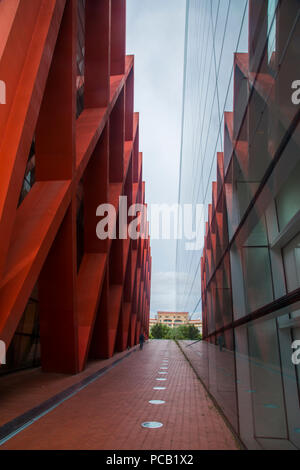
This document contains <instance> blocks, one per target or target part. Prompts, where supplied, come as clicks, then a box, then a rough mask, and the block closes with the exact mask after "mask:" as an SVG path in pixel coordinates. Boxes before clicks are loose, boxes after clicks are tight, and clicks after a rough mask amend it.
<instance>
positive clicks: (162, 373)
mask: <svg viewBox="0 0 300 470" xmlns="http://www.w3.org/2000/svg"><path fill="white" fill-rule="evenodd" d="M158 373H159V374H160V375H166V374H167V373H168V372H160V371H159V372H158Z"/></svg>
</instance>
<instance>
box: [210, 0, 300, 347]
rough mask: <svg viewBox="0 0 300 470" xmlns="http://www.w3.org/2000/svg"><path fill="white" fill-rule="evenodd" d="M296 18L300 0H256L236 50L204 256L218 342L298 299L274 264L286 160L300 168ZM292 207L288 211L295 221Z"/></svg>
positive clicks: (252, 0)
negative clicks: (244, 41) (245, 38)
mask: <svg viewBox="0 0 300 470" xmlns="http://www.w3.org/2000/svg"><path fill="white" fill-rule="evenodd" d="M270 5H271V6H272V5H273V8H274V12H273V15H274V21H273V17H270V11H271V7H270ZM298 19H299V2H298V1H297V0H291V1H290V2H278V4H277V2H272V4H270V2H267V1H266V2H257V1H255V0H250V2H249V53H236V54H235V56H234V67H233V70H234V75H233V76H234V79H233V87H234V102H233V112H226V113H225V115H224V146H223V148H224V152H223V153H219V154H218V155H217V181H216V182H213V184H212V203H211V204H210V205H209V206H208V222H207V223H206V234H205V243H204V250H203V256H202V259H201V282H202V307H203V321H204V325H203V328H204V337H205V338H206V339H209V340H210V341H211V342H212V343H215V342H216V340H217V337H218V335H220V334H223V333H224V334H225V339H226V342H227V343H228V347H232V344H233V338H232V332H233V329H234V328H236V327H238V326H241V325H246V324H247V323H248V322H249V321H250V320H256V319H259V318H262V317H264V316H265V315H267V314H269V313H271V312H273V311H275V310H277V309H278V308H279V306H280V307H281V308H282V307H283V306H288V305H290V304H293V303H294V302H295V301H296V300H299V298H300V289H298V291H297V292H296V291H295V294H296V295H295V296H291V295H288V293H286V295H285V289H286V286H285V282H286V281H285V279H284V278H282V279H280V277H278V278H276V274H275V273H272V274H271V268H272V269H273V270H274V272H276V271H278V270H279V268H278V266H277V267H275V265H274V266H273V265H272V267H269V264H270V260H272V256H273V254H272V250H274V246H275V242H273V241H272V242H271V241H270V240H268V237H269V238H270V237H271V238H272V237H273V238H274V237H275V235H274V234H273V233H271V232H272V227H277V228H276V230H277V231H278V236H277V237H279V234H280V233H279V232H280V231H282V232H283V230H282V227H281V228H280V221H279V220H277V214H276V211H277V212H278V217H279V218H280V214H279V209H280V200H279V199H280V197H281V199H282V196H283V191H284V190H283V189H282V187H283V184H284V183H285V182H286V181H287V180H288V178H290V175H289V173H288V172H289V171H291V170H288V169H287V167H288V165H287V164H286V162H285V160H287V161H288V162H289V165H290V167H291V168H292V165H295V170H294V171H297V167H296V163H297V158H296V155H297V152H298V148H299V144H298V143H299V108H297V106H295V105H293V103H292V101H291V94H292V91H291V85H292V83H293V81H294V77H295V76H296V75H297V72H298V71H297V38H298V33H299V21H298ZM271 20H272V21H273V22H272V21H271ZM294 23H295V24H294ZM271 25H272V27H271ZM272 31H273V33H272ZM293 145H295V148H293V147H292V146H293ZM297 145H298V147H297ZM280 191H281V193H280ZM287 197H288V196H286V198H287ZM294 199H295V196H294ZM291 202H292V203H293V204H294V205H295V204H296V202H295V201H291ZM292 203H289V204H287V205H288V206H292ZM271 205H273V206H274V208H275V209H274V211H273V212H274V214H273V216H272V218H271V217H269V215H268V214H269V212H270V207H271ZM281 206H282V204H281ZM288 209H289V208H288V207H287V208H284V212H285V214H284V217H283V218H284V219H287V222H290V220H289V210H288ZM297 209H298V208H297ZM268 211H269V212H268ZM290 218H291V217H290ZM271 219H272V221H271ZM272 224H273V226H272ZM271 226H272V227H271ZM273 230H274V232H275V231H276V230H275V229H274V228H273ZM297 230H298V229H294V232H293V233H292V234H291V235H290V240H289V239H288V237H286V239H285V242H284V243H285V244H287V242H288V241H291V239H292V237H293V236H295V234H296V233H297ZM251 237H252V238H251ZM275 238H276V237H275ZM281 238H282V241H281V242H280V243H281V245H282V246H281V248H284V246H285V244H284V243H283V236H281ZM277 244H278V243H277ZM280 256H281V255H280ZM272 262H273V260H272ZM266 266H267V268H266ZM264 269H265V271H264ZM280 269H281V272H283V266H281V268H280ZM285 269H286V266H285ZM286 274H287V273H286ZM263 276H265V277H263ZM272 276H273V278H276V282H278V287H276V286H275V287H276V288H274V286H273V283H274V282H275V281H274V279H272ZM269 285H270V287H269ZM273 290H274V292H273ZM277 292H278V293H279V292H280V295H279V294H278V293H277ZM263 294H264V295H263ZM279 297H280V302H279V300H278V298H279Z"/></svg>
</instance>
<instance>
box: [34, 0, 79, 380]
mask: <svg viewBox="0 0 300 470" xmlns="http://www.w3.org/2000/svg"><path fill="white" fill-rule="evenodd" d="M76 37H77V2H76V1H75V0H70V1H68V2H67V3H66V7H65V11H64V15H63V19H62V24H61V29H60V32H59V36H58V40H57V44H56V48H55V52H54V58H53V62H52V66H51V69H50V73H49V77H48V81H47V85H46V90H45V95H44V99H43V102H42V106H41V111H40V117H39V121H38V124H37V129H36V179H37V181H45V180H72V177H73V174H74V170H75V116H76ZM72 192H73V191H72ZM76 281H77V266H76V201H75V195H74V193H73V194H72V199H71V205H70V207H69V209H68V210H67V213H66V216H65V218H64V220H63V223H62V226H61V227H60V230H59V232H58V234H57V236H56V239H55V241H54V244H53V246H52V248H51V250H50V252H49V254H48V257H47V260H46V262H45V264H44V267H43V269H42V272H41V274H40V279H39V300H40V335H41V357H42V367H43V369H44V370H46V371H55V372H64V373H76V372H77V371H78V338H77V310H76V304H77V302H76Z"/></svg>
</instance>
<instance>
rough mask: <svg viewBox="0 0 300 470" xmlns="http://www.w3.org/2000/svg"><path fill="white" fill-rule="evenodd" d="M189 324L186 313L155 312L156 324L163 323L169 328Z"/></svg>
mask: <svg viewBox="0 0 300 470" xmlns="http://www.w3.org/2000/svg"><path fill="white" fill-rule="evenodd" d="M188 322H189V314H188V312H157V323H163V324H164V325H168V326H169V327H170V328H175V327H176V326H181V325H187V324H188Z"/></svg>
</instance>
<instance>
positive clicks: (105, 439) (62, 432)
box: [1, 341, 238, 450]
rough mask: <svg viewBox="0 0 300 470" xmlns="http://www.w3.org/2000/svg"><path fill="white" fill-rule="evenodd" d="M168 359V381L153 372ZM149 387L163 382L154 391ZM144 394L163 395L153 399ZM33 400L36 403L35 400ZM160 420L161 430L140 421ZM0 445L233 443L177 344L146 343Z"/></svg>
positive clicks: (225, 445) (118, 447) (171, 446)
mask: <svg viewBox="0 0 300 470" xmlns="http://www.w3.org/2000/svg"><path fill="white" fill-rule="evenodd" d="M164 358H168V360H169V365H168V375H166V377H167V380H166V381H157V380H156V379H157V378H159V377H160V378H164V375H163V374H158V372H159V371H161V372H163V371H164V370H160V367H163V366H164V364H163V363H162V362H163V359H164ZM153 387H166V390H162V391H158V390H154V389H153ZM149 400H164V401H165V402H166V403H165V404H163V405H152V404H150V403H149ZM36 404H38V403H36ZM145 421H158V422H161V423H162V424H163V427H162V428H160V429H144V428H142V427H141V423H143V422H145ZM1 449H107V450H122V449H126V450H132V449H134V450H137V449H138V450H139V449H147V450H173V449H174V450H183V449H184V450H194V449H195V450H196V449H200V450H201V449H207V450H209V449H228V450H229V449H238V446H237V444H236V442H235V440H234V437H233V436H232V434H231V432H230V430H229V429H228V427H227V426H226V424H225V422H224V420H223V418H222V417H221V416H220V415H219V414H218V412H217V411H216V409H215V407H214V406H213V404H212V402H211V400H210V398H209V397H208V396H207V394H206V392H205V390H204V388H203V387H202V385H201V383H200V382H199V380H198V379H197V377H196V375H195V373H194V372H193V370H192V369H191V367H190V365H189V364H188V362H187V361H186V359H185V358H184V356H183V354H182V353H181V351H180V350H179V348H178V346H177V345H176V344H175V343H174V342H172V341H152V342H150V343H148V344H146V345H145V347H144V350H143V351H142V352H140V351H138V352H136V353H133V354H131V355H130V356H129V357H128V358H125V359H124V360H123V362H122V363H120V364H118V365H117V366H116V367H115V368H113V369H111V370H110V371H109V372H107V373H106V374H105V375H104V376H102V377H101V378H99V379H97V380H96V381H95V382H93V383H92V384H90V385H88V386H87V387H86V388H85V389H84V390H82V391H80V392H78V393H77V394H76V395H75V396H73V397H72V398H69V399H68V400H67V401H65V402H64V403H62V404H61V405H59V406H58V407H57V408H55V409H54V410H53V411H51V412H50V413H48V414H47V415H45V416H44V417H42V418H40V419H39V420H38V421H36V422H35V423H34V424H32V425H31V426H29V427H28V428H27V429H25V430H23V431H21V432H20V433H19V434H18V435H16V436H15V437H13V438H12V439H10V440H9V441H7V442H6V443H5V444H3V446H2V447H1Z"/></svg>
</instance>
